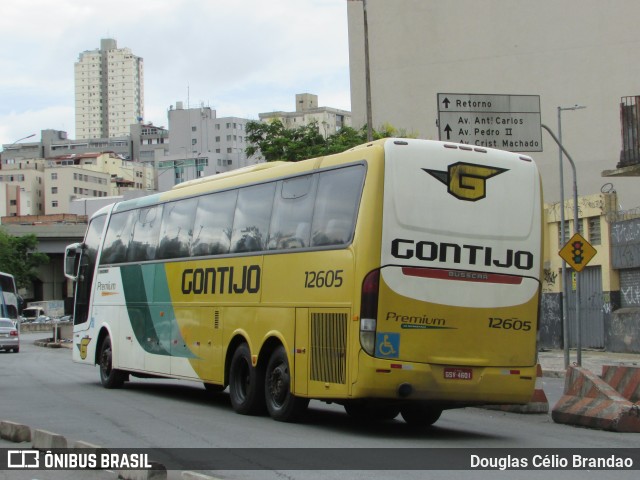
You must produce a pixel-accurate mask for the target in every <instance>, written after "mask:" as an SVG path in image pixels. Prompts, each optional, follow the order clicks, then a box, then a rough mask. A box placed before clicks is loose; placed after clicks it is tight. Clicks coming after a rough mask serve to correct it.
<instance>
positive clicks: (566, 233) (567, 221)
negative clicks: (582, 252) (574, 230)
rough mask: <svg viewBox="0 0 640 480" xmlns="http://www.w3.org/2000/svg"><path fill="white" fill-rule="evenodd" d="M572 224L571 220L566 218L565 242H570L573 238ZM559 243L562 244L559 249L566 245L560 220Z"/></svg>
mask: <svg viewBox="0 0 640 480" xmlns="http://www.w3.org/2000/svg"><path fill="white" fill-rule="evenodd" d="M570 226H571V222H570V221H569V220H565V221H564V241H565V243H566V242H568V241H569V240H570V239H571V229H570ZM558 245H559V246H560V247H559V249H561V248H562V247H564V244H563V243H562V232H561V231H560V222H558ZM559 249H558V250H559Z"/></svg>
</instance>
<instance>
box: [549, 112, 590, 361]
mask: <svg viewBox="0 0 640 480" xmlns="http://www.w3.org/2000/svg"><path fill="white" fill-rule="evenodd" d="M581 108H586V107H584V106H579V105H575V106H573V107H568V108H562V107H558V134H559V135H560V132H561V131H562V125H561V120H560V118H561V117H560V113H561V112H562V111H563V110H578V109H581ZM541 127H542V128H544V129H545V130H546V131H547V132H548V133H549V135H551V138H553V140H554V141H555V142H556V143H557V144H558V147H559V148H560V205H561V207H560V223H561V225H560V232H561V233H560V237H561V240H560V242H561V243H562V246H564V245H565V243H566V240H565V233H564V222H565V220H564V177H563V171H562V154H563V153H564V155H566V157H567V159H568V160H569V163H570V165H571V169H572V172H573V228H574V231H575V232H576V233H577V232H578V231H579V222H578V220H579V219H578V179H577V174H576V165H575V163H574V162H573V159H572V158H571V155H569V152H567V150H566V149H565V148H564V146H563V145H562V141H561V140H560V139H559V138H557V137H556V136H555V135H554V134H553V132H552V131H551V129H550V128H549V127H547V126H546V125H544V124H543V125H541ZM561 248H562V247H561ZM566 268H567V267H566V262H565V261H564V260H562V288H563V292H562V309H563V312H562V334H563V337H564V366H565V369H566V368H568V367H569V325H568V319H567V314H568V311H569V309H568V306H567V305H568V304H567V300H568V299H567V295H566V290H567V281H566ZM578 292H579V286H578V278H577V272H576V330H577V335H578V340H577V364H578V365H581V364H582V358H581V357H582V352H581V341H580V336H581V329H580V321H579V314H580V299H579V294H578Z"/></svg>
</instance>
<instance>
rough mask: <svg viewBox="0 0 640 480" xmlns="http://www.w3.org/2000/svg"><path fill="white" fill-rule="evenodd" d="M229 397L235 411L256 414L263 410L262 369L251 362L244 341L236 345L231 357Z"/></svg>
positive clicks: (247, 347) (243, 413)
mask: <svg viewBox="0 0 640 480" xmlns="http://www.w3.org/2000/svg"><path fill="white" fill-rule="evenodd" d="M229 398H230V399H231V406H232V407H233V409H234V410H235V411H236V412H237V413H240V414H242V415H257V414H260V413H262V412H264V406H265V405H264V373H263V369H261V368H259V367H254V366H253V365H252V364H251V352H250V351H249V346H248V345H247V344H246V343H243V344H241V345H240V346H238V348H237V349H236V351H235V352H233V357H232V358H231V366H230V367H229Z"/></svg>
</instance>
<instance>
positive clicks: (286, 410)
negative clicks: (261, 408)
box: [264, 345, 309, 422]
mask: <svg viewBox="0 0 640 480" xmlns="http://www.w3.org/2000/svg"><path fill="white" fill-rule="evenodd" d="M264 383H265V385H264V393H265V401H266V404H267V410H268V412H269V415H270V416H271V418H273V419H274V420H277V421H279V422H294V421H296V420H297V419H298V418H300V416H301V415H302V414H303V413H304V411H305V410H306V409H307V406H308V405H309V399H308V398H302V397H296V396H295V395H294V394H293V393H291V369H290V368H289V360H288V359H287V352H286V351H285V349H284V347H283V346H282V345H280V346H279V347H278V348H276V349H275V350H274V351H273V353H272V354H271V358H269V363H268V364H267V371H266V374H265V381H264Z"/></svg>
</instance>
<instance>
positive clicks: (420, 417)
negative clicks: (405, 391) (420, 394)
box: [400, 403, 442, 427]
mask: <svg viewBox="0 0 640 480" xmlns="http://www.w3.org/2000/svg"><path fill="white" fill-rule="evenodd" d="M400 414H401V415H402V418H403V419H404V421H405V422H407V424H409V425H410V426H412V427H430V426H431V425H433V424H434V423H436V422H437V421H438V419H439V418H440V415H442V408H439V407H435V406H429V405H425V404H422V403H414V404H411V405H406V406H404V407H402V409H401V410H400Z"/></svg>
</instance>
